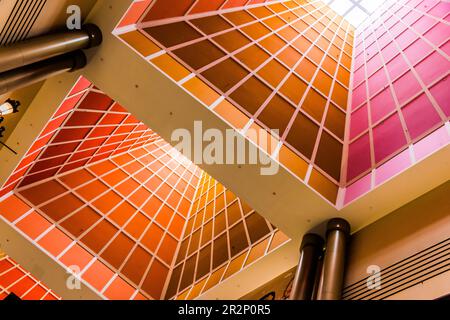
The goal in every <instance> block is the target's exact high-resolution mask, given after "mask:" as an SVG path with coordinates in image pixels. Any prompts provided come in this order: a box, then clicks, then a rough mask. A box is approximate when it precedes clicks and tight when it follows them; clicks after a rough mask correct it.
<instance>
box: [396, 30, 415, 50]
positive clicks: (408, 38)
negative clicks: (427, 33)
mask: <svg viewBox="0 0 450 320" xmlns="http://www.w3.org/2000/svg"><path fill="white" fill-rule="evenodd" d="M414 40H416V34H415V33H414V32H412V31H411V30H409V29H408V30H406V31H405V32H403V33H402V34H401V35H399V36H398V37H397V38H396V41H397V44H398V45H399V46H400V48H401V49H402V50H405V49H406V48H407V47H408V46H409V45H410V44H411V43H413V41H414Z"/></svg>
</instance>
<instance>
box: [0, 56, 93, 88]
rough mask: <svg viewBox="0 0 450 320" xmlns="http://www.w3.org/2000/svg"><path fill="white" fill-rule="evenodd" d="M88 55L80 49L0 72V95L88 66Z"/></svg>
mask: <svg viewBox="0 0 450 320" xmlns="http://www.w3.org/2000/svg"><path fill="white" fill-rule="evenodd" d="M86 61H87V60H86V56H85V54H84V53H83V51H81V50H78V51H75V52H71V53H68V54H64V55H61V56H58V57H55V58H51V59H48V60H45V61H41V62H37V63H34V64H31V65H28V66H25V67H22V68H18V69H14V70H11V71H7V72H3V73H0V95H2V94H5V93H7V92H10V91H13V90H16V89H19V88H23V87H26V86H28V85H31V84H33V83H36V82H39V81H42V80H45V79H47V78H49V77H52V76H55V75H58V74H60V73H64V72H71V71H75V70H78V69H81V68H83V67H84V66H86Z"/></svg>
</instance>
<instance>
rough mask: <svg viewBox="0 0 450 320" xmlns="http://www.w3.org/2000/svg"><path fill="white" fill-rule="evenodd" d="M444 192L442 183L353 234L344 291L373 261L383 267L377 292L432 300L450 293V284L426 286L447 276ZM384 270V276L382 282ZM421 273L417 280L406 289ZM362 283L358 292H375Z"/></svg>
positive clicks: (447, 189)
mask: <svg viewBox="0 0 450 320" xmlns="http://www.w3.org/2000/svg"><path fill="white" fill-rule="evenodd" d="M449 194H450V182H447V183H445V184H443V185H441V186H440V187H438V188H436V189H434V190H433V191H431V192H429V193H427V194H425V195H424V196H422V197H420V198H417V199H416V200H414V201H412V202H410V203H409V204H407V205H405V206H403V207H402V208H400V209H398V210H396V211H394V212H392V213H391V214H389V215H388V216H386V217H384V218H383V219H381V220H378V221H377V222H375V223H373V224H371V225H369V226H368V227H366V228H364V229H362V230H360V231H359V232H357V233H356V234H354V235H353V236H352V242H351V244H350V248H349V255H348V267H347V271H346V278H345V287H347V291H348V290H349V288H348V287H349V286H351V285H354V284H355V283H356V282H357V281H360V280H362V279H364V278H366V277H367V276H368V274H367V268H368V267H369V266H371V265H376V266H379V267H380V268H381V270H382V272H381V286H382V290H385V291H386V293H383V294H382V295H380V297H386V298H388V297H389V298H399V299H406V298H409V299H415V298H417V299H419V298H429V299H434V298H438V297H439V296H441V295H444V294H448V293H450V286H449V287H447V290H446V291H447V292H445V290H443V289H439V288H438V287H436V286H433V285H431V283H434V282H435V280H433V279H434V278H437V277H439V278H440V281H439V282H440V283H445V282H446V281H447V283H449V280H450V272H448V271H450V266H449V265H448V264H449V263H448V262H449V261H450V244H449V242H450V241H447V242H445V240H449V238H450V200H449V199H450V197H449ZM441 242H443V244H442V245H437V244H439V243H441ZM433 246H434V247H433ZM424 250H425V251H424ZM422 252H423V253H422ZM404 259H406V260H405V261H402V260H404ZM383 274H386V278H387V279H386V281H385V283H384V285H383V281H384V280H383ZM420 277H423V278H422V281H420V282H419V283H418V284H417V285H415V286H413V287H411V288H407V287H408V286H410V285H412V284H413V281H412V280H413V279H419V278H420ZM402 281H403V282H402ZM362 282H363V284H361V285H360V287H359V289H358V290H359V291H360V294H358V295H357V296H358V297H362V296H364V295H366V296H369V295H372V296H376V295H377V294H374V291H372V292H370V291H368V289H367V285H366V281H365V280H364V281H362ZM386 282H388V283H386ZM394 283H395V285H394ZM406 283H408V284H406ZM363 287H364V288H363ZM388 287H389V288H388ZM435 289H436V290H435ZM424 291H426V292H424ZM443 291H444V292H443ZM363 292H365V293H364V294H363ZM414 292H415V294H414ZM419 292H420V294H419Z"/></svg>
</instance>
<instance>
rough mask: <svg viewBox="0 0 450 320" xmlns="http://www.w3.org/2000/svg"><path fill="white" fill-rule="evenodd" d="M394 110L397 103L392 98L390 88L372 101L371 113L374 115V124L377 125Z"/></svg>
mask: <svg viewBox="0 0 450 320" xmlns="http://www.w3.org/2000/svg"><path fill="white" fill-rule="evenodd" d="M394 110H395V102H394V99H393V98H392V94H391V90H390V88H387V89H385V90H383V91H381V92H380V93H379V94H377V95H376V96H375V97H374V98H372V100H371V103H370V113H371V115H372V123H377V122H378V121H380V120H381V119H382V118H384V117H385V116H387V115H388V114H389V113H391V112H392V111H394Z"/></svg>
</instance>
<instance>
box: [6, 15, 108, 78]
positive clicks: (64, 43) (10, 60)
mask: <svg viewBox="0 0 450 320" xmlns="http://www.w3.org/2000/svg"><path fill="white" fill-rule="evenodd" d="M101 42H102V32H101V30H100V29H99V28H98V27H97V26H95V25H92V24H87V25H84V26H83V27H82V29H81V30H75V31H68V32H63V33H56V34H51V35H46V36H40V37H36V38H32V39H28V40H25V41H22V42H17V43H15V44H13V45H11V46H4V47H0V73H2V72H6V71H10V70H13V69H17V68H20V67H24V66H26V65H29V64H32V63H35V62H39V61H44V60H47V59H49V58H53V57H56V56H59V55H62V54H65V53H68V52H72V51H75V50H79V49H88V48H92V47H95V46H98V45H100V44H101Z"/></svg>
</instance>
